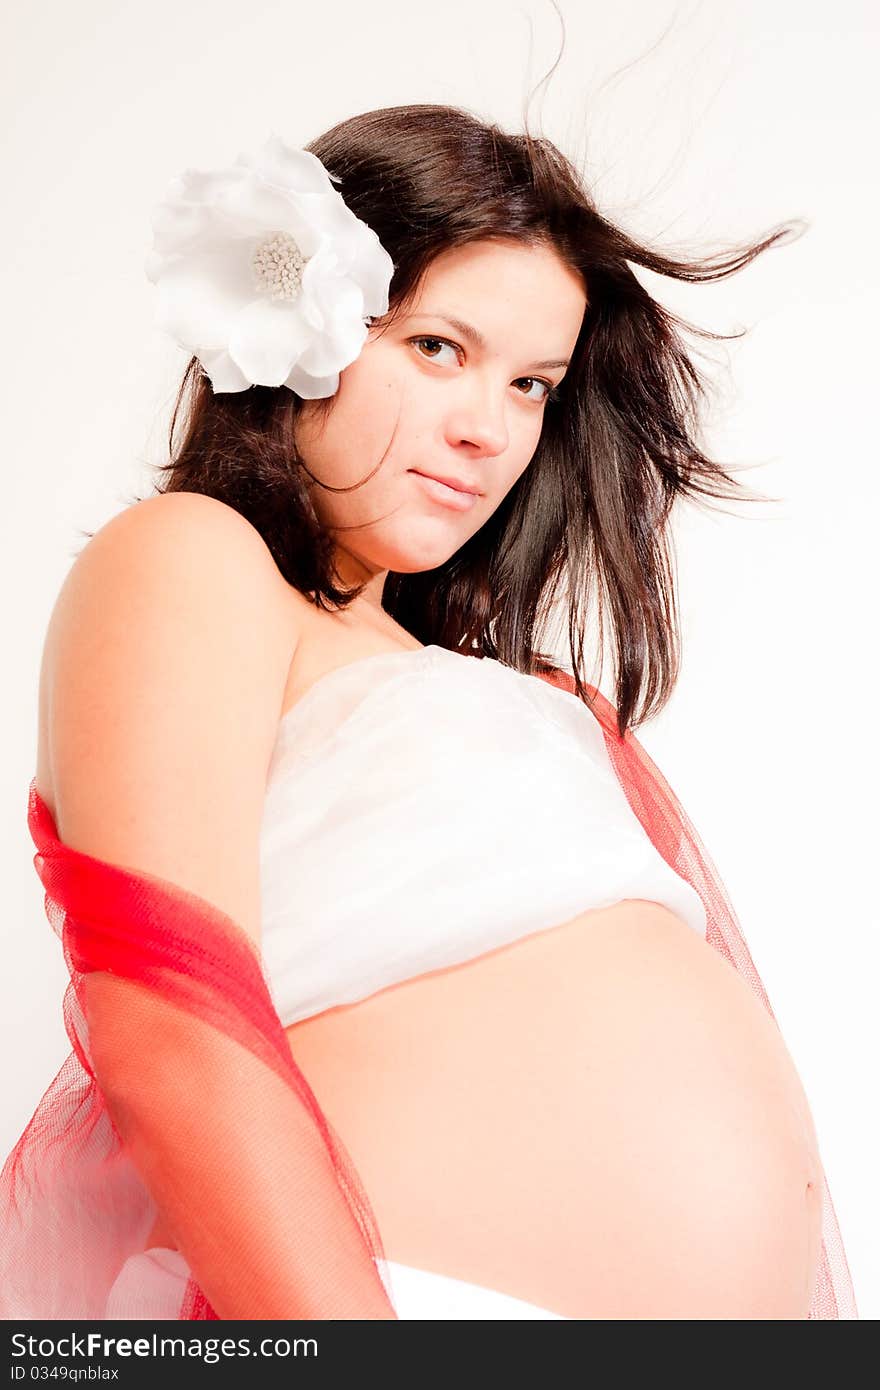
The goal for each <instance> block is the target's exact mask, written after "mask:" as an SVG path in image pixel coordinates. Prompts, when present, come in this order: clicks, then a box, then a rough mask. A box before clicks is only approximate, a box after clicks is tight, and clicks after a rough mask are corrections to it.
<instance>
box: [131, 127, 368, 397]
mask: <svg viewBox="0 0 880 1390" xmlns="http://www.w3.org/2000/svg"><path fill="white" fill-rule="evenodd" d="M332 178H333V176H332V175H330V174H328V172H327V170H326V169H325V168H324V165H323V164H322V163H321V161H320V160H319V159H318V158H317V157H316V156H315V155H313V154H311V153H310V152H309V151H308V150H300V149H293V148H291V147H290V146H289V145H287V144H285V143H284V141H283V140H282V139H281V138H280V137H279V136H277V135H272V136H270V138H269V139H268V140H267V141H266V143H265V144H264V146H263V147H262V149H261V150H259V151H258V152H257V153H256V154H255V155H253V156H248V155H239V157H238V159H237V161H236V163H235V164H234V165H233V166H232V167H231V168H228V169H219V170H212V171H201V170H197V169H186V170H185V171H184V172H183V174H181V175H180V176H179V177H177V178H175V179H173V180H172V181H171V183H170V185H169V187H168V190H167V192H166V195H165V198H164V200H163V201H162V202H161V203H160V204H159V205H158V207H157V208H156V210H155V212H154V213H153V218H152V226H153V249H152V251H151V252H150V254H149V255H148V257H147V260H146V263H145V269H146V273H147V276H148V278H149V279H150V280H151V281H152V282H153V283H154V284H155V285H156V286H157V289H158V305H157V311H156V322H157V324H158V326H159V327H160V328H162V329H164V330H165V331H166V332H167V333H170V334H171V336H172V337H173V338H175V339H176V340H177V342H178V343H179V344H180V345H181V347H183V348H185V349H186V350H187V351H188V352H190V353H192V354H193V355H194V356H196V357H197V358H198V359H199V361H200V362H201V364H202V366H203V368H204V369H205V371H206V373H207V374H208V376H209V377H210V379H211V384H212V386H213V388H214V391H215V393H216V392H219V391H244V390H245V389H246V388H247V387H248V386H287V387H288V388H289V389H290V390H291V391H295V392H296V394H297V395H298V396H301V397H302V398H303V399H304V400H317V399H319V398H322V397H325V396H332V395H334V394H335V392H336V391H337V390H338V388H339V373H340V371H341V370H342V368H343V367H347V366H348V365H349V363H351V362H353V361H354V360H355V358H356V357H357V356H358V355H359V354H360V351H361V349H362V347H363V345H364V343H365V341H366V338H367V323H368V320H369V319H371V318H376V317H380V316H381V315H382V314H385V313H387V311H388V289H389V285H390V283H391V277H392V275H393V273H394V264H393V262H392V260H391V257H390V256H389V255H388V253H387V251H386V250H385V248H384V247H383V246H382V244H381V242H380V241H379V238H378V237H377V236H376V233H375V232H374V231H373V230H372V229H371V228H370V227H368V226H367V224H366V223H365V222H362V221H361V219H360V218H359V217H356V216H355V215H354V213H353V212H352V211H351V209H350V208H349V207H347V206H346V203H345V202H344V200H343V198H342V196H341V194H340V193H338V192H337V191H336V189H335V188H334V187H333V183H332V182H331V179H332ZM335 182H336V183H339V182H340V180H339V179H335Z"/></svg>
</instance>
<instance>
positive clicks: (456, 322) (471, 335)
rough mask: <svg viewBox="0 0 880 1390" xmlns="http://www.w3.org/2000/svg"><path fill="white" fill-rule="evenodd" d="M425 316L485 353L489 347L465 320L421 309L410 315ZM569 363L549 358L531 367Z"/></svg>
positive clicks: (565, 358)
mask: <svg viewBox="0 0 880 1390" xmlns="http://www.w3.org/2000/svg"><path fill="white" fill-rule="evenodd" d="M423 316H424V317H427V318H432V319H443V320H444V322H445V323H448V324H449V325H450V327H451V328H454V329H455V330H456V332H457V333H460V334H461V336H462V337H463V338H467V339H468V340H469V341H470V342H471V343H473V345H474V347H478V348H481V349H482V350H483V351H485V350H486V348H487V347H488V346H489V345H488V343H487V342H486V339H485V338H484V337H483V335H482V333H481V332H480V330H479V329H478V328H474V326H473V324H472V323H465V322H464V320H463V319H459V318H456V317H455V316H454V315H453V314H443V313H440V312H439V311H435V310H433V309H420V310H419V312H418V314H412V315H410V317H411V318H422V317H423ZM569 361H570V359H569V358H567V357H553V358H547V359H545V360H544V361H542V362H532V363H530V365H531V366H532V367H545V368H546V369H547V370H550V369H551V368H553V367H567V366H568V365H569Z"/></svg>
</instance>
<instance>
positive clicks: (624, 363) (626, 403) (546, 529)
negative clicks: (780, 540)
mask: <svg viewBox="0 0 880 1390" xmlns="http://www.w3.org/2000/svg"><path fill="white" fill-rule="evenodd" d="M307 148H308V149H309V150H311V151H312V153H314V154H315V155H317V157H318V158H319V159H320V160H321V162H322V163H323V164H324V166H325V168H326V169H327V170H328V171H329V173H330V174H332V175H333V176H334V177H335V178H336V179H338V183H337V185H336V187H337V189H338V191H339V193H340V194H341V195H342V197H343V198H344V200H345V202H346V203H347V205H348V206H349V208H351V210H352V212H354V213H355V214H356V215H357V216H358V217H359V218H361V219H362V220H363V221H364V222H366V224H367V225H368V226H369V227H371V228H372V229H373V231H374V232H375V233H376V234H377V236H378V237H379V240H380V241H381V243H382V245H383V246H384V247H385V249H386V250H387V251H388V253H389V255H390V256H391V259H392V261H393V262H394V265H395V271H394V276H393V279H392V281H391V287H390V306H389V315H388V318H389V321H393V319H394V317H395V315H397V314H400V313H402V312H405V311H406V309H407V308H408V307H409V305H410V304H411V303H412V301H413V299H414V297H415V296H416V294H417V292H418V290H419V288H420V282H421V279H422V277H423V276H424V273H425V271H426V270H427V268H428V267H429V265H430V264H431V262H432V261H433V259H434V258H435V257H436V256H437V255H439V254H440V253H442V252H444V251H447V250H450V249H452V248H454V247H459V246H465V245H467V244H468V243H471V242H476V241H481V240H483V239H486V238H506V239H513V240H514V241H516V242H519V243H522V244H525V245H542V246H547V247H550V248H552V249H554V250H555V251H556V252H557V254H558V255H559V256H560V257H561V259H562V260H563V261H564V262H565V263H566V264H567V265H568V266H570V267H571V268H572V269H574V270H575V271H577V272H579V273H580V274H581V276H582V277H583V281H584V283H585V288H586V295H587V300H588V303H587V309H586V312H585V315H584V321H583V324H582V326H581V331H580V333H579V336H578V340H577V344H576V346H575V351H574V355H573V357H572V361H571V365H570V367H569V368H568V371H567V374H566V376H565V378H564V380H563V382H562V383H561V386H560V392H559V399H558V400H551V401H549V402H548V404H547V405H546V407H545V414H544V419H543V426H542V431H541V437H540V440H539V443H538V446H537V449H536V451H535V454H534V456H533V458H532V460H531V462H530V463H529V465H528V467H527V468H526V469H525V471H524V472H523V474H522V475H521V477H520V478H519V479H518V481H517V483H516V484H515V485H514V486H513V487H512V488H511V489H510V491H509V492H508V493H507V495H506V496H505V497H504V499H503V501H502V502H501V504H500V505H499V506H498V508H497V509H496V511H495V512H494V513H493V515H492V516H491V517H490V518H489V519H488V521H487V522H486V523H485V524H484V525H483V526H482V527H481V528H480V530H479V531H478V532H477V533H476V534H475V535H473V536H471V537H470V539H469V540H467V541H466V542H465V543H464V544H463V545H462V546H461V548H460V549H459V550H457V551H456V552H455V554H454V555H452V556H450V558H449V559H448V560H447V561H446V562H445V563H444V564H441V565H439V566H437V567H435V568H433V569H431V570H426V571H420V572H418V573H414V574H399V573H395V572H391V573H389V574H388V577H387V580H386V583H385V587H384V591H383V596H382V604H383V608H384V609H385V610H386V611H387V612H388V613H389V614H390V615H391V616H392V617H393V618H394V619H395V620H396V621H397V622H398V623H400V624H401V625H402V626H403V627H404V628H405V629H406V630H407V631H408V632H409V633H411V634H412V635H413V636H414V637H415V638H416V639H417V640H419V641H421V642H422V643H425V644H427V643H433V644H437V645H439V646H444V647H448V648H451V649H454V650H459V649H460V650H462V651H466V652H472V653H475V654H478V655H483V656H490V657H496V658H498V659H500V660H501V661H503V662H505V663H507V664H508V665H510V666H513V667H514V668H516V669H518V670H520V671H523V672H528V673H534V672H535V671H536V670H538V669H540V668H541V667H542V666H544V665H545V664H546V662H547V659H546V658H544V657H542V656H541V655H540V654H539V653H538V652H537V651H536V650H535V640H536V633H538V632H540V630H541V627H542V624H543V623H544V621H545V619H546V618H547V616H548V613H549V607H550V605H551V604H552V603H553V602H554V600H555V599H556V598H557V595H558V593H559V591H560V586H562V592H563V595H564V596H565V597H566V599H567V602H568V604H569V611H568V643H569V648H570V656H571V669H572V671H573V674H574V676H575V679H576V682H577V690H578V694H579V695H580V696H581V698H582V699H587V698H588V695H587V691H586V690H585V688H584V687H585V682H586V679H587V677H586V675H585V673H584V631H585V623H586V617H587V614H588V611H589V604H590V600H591V596H594V597H595V602H596V619H597V628H598V633H599V641H600V652H599V658H600V669H601V661H602V655H603V649H604V645H605V633H606V630H607V629H608V628H609V627H610V634H611V639H612V643H613V655H614V672H615V689H614V693H613V696H612V699H613V701H614V703H615V705H616V707H617V712H618V728H619V731H620V733H621V734H623V733H624V731H625V729H626V728H627V727H629V726H632V727H636V726H637V725H638V724H640V723H642V722H643V721H644V720H646V719H648V718H649V717H650V716H651V715H653V714H655V713H656V712H657V711H658V710H659V709H661V708H662V706H663V705H664V704H665V703H666V701H667V700H668V698H669V696H670V695H671V693H672V689H673V686H674V684H675V681H676V679H677V677H678V673H679V662H680V633H679V626H678V614H677V599H676V592H675V571H674V565H673V557H672V552H671V541H670V535H669V524H668V521H669V514H670V510H671V508H672V504H673V502H674V501H675V499H676V498H677V497H678V496H681V495H688V496H690V497H692V498H694V499H701V498H702V499H707V498H717V499H734V500H736V499H740V500H747V501H755V500H766V499H762V498H761V497H760V495H755V494H751V493H748V492H746V490H745V489H744V488H743V487H742V485H741V484H740V483H739V482H738V481H737V480H736V479H735V478H734V477H733V476H732V470H731V471H725V469H724V468H723V467H722V466H721V465H720V464H719V463H716V462H713V461H712V460H711V459H709V458H707V456H706V455H705V454H704V453H703V451H702V449H701V448H700V447H699V444H698V443H697V435H698V430H699V420H698V407H699V404H700V399H701V397H702V396H704V395H705V394H706V391H707V386H706V382H705V381H704V379H703V377H702V375H701V373H700V372H699V371H698V369H697V367H696V366H695V365H694V363H693V361H692V360H691V356H689V353H688V350H687V348H686V346H685V343H684V340H683V338H682V330H686V331H688V332H691V333H695V334H697V335H699V336H701V337H703V338H712V339H720V338H727V337H736V336H740V335H738V334H721V333H714V332H710V331H709V330H707V329H704V328H700V327H697V326H695V325H692V324H690V323H688V322H686V321H685V320H683V319H681V318H680V317H678V316H677V315H676V314H674V313H672V312H670V310H669V309H667V308H665V307H663V306H662V305H661V304H659V303H658V302H657V300H656V299H654V298H652V296H651V294H649V292H648V290H647V289H646V288H645V287H644V286H643V285H642V284H641V283H640V281H639V280H638V279H637V278H636V275H635V274H634V272H633V270H632V268H631V267H632V266H641V267H644V268H645V269H646V270H650V271H653V272H654V273H655V274H657V275H663V276H669V277H670V278H672V279H674V280H687V281H715V280H721V279H724V278H725V277H726V276H728V275H732V274H734V273H735V272H736V271H738V270H740V269H742V268H743V267H744V266H746V265H748V264H749V262H750V261H752V260H754V259H755V257H756V256H758V255H760V254H761V252H763V251H765V250H767V249H768V248H769V247H771V246H773V245H774V244H776V243H777V242H780V241H782V240H784V239H785V240H788V239H791V236H792V233H793V232H796V231H797V229H798V228H797V223H796V222H795V223H791V222H790V223H788V224H783V225H782V226H779V227H777V228H776V229H775V230H773V231H772V232H770V233H769V234H768V235H767V236H765V237H763V238H762V239H760V240H758V241H756V242H753V243H751V244H748V245H743V246H740V247H736V248H734V249H732V250H728V251H726V252H723V253H719V254H716V255H714V256H710V257H707V258H703V259H690V260H688V259H675V258H673V257H672V256H671V255H668V254H666V253H665V252H663V251H661V250H658V249H656V248H655V247H653V246H650V245H647V244H644V243H640V242H638V241H636V240H634V239H633V238H632V237H631V236H629V235H627V233H626V232H625V231H623V230H621V229H620V228H619V227H616V226H614V225H613V224H612V223H611V222H610V221H608V220H607V219H606V218H605V217H603V216H602V214H601V213H600V212H599V211H598V209H597V208H596V206H595V204H594V202H593V200H592V198H591V196H590V194H589V192H588V191H587V188H586V187H585V184H584V180H583V179H582V177H581V176H580V174H579V173H578V171H577V169H576V168H575V166H574V165H573V163H572V162H571V161H569V160H568V159H567V158H566V157H565V156H564V155H563V154H562V153H561V152H560V150H559V149H558V148H557V147H556V146H555V145H554V144H553V143H552V142H551V141H550V140H548V139H544V138H536V137H534V136H533V135H531V134H530V133H528V132H527V133H524V134H508V133H506V132H504V131H503V130H501V129H500V128H499V127H498V126H497V125H495V124H491V123H488V122H486V121H483V120H480V119H478V118H477V117H476V116H475V115H473V114H472V113H470V112H468V111H466V110H464V109H460V108H457V107H452V106H445V105H429V104H426V105H412V106H392V107H385V108H381V109H379V110H376V111H369V112H366V113H364V114H361V115H357V116H354V117H352V118H351V119H349V120H345V121H342V122H341V123H339V124H338V125H336V126H334V127H333V128H332V129H331V130H329V131H327V132H326V133H325V134H323V135H321V136H319V137H318V138H317V139H316V140H314V141H313V142H312V143H311V144H310V145H308V146H307ZM310 404H311V405H312V406H313V407H316V408H317V409H318V410H320V411H322V412H325V411H326V412H329V411H330V410H332V406H333V398H332V397H330V398H328V399H327V400H325V401H320V402H310ZM302 406H303V402H302V401H301V400H300V398H299V397H297V396H295V395H294V394H293V392H291V391H289V390H287V389H286V388H270V387H264V386H252V387H250V388H248V389H247V390H245V391H241V392H234V393H220V394H217V395H215V394H214V392H213V389H212V386H211V383H210V380H209V379H208V377H207V376H206V375H205V373H204V371H203V370H202V368H201V366H200V364H199V362H198V360H197V359H196V358H193V359H192V360H191V361H190V363H189V365H188V367H187V369H186V373H185V375H184V378H183V381H182V383H181V386H180V391H179V393H178V397H177V401H176V404H175V407H174V412H173V416H172V420H171V426H170V433H169V454H170V460H171V461H170V462H169V463H168V464H166V465H162V466H161V467H160V469H159V471H160V474H162V475H163V476H161V477H160V479H159V481H158V483H157V485H156V490H157V491H158V492H174V491H185V492H200V493H207V494H209V495H210V496H212V497H216V498H219V499H220V500H221V501H224V502H226V503H227V504H228V505H229V506H231V507H234V508H235V509H236V510H237V511H238V512H240V513H241V514H242V515H243V516H245V517H246V518H247V519H248V520H249V521H250V522H251V523H252V525H253V526H255V527H256V529H257V530H258V531H259V532H260V534H261V535H262V537H263V539H264V540H265V542H266V544H267V546H268V547H269V549H270V550H271V552H272V554H273V556H274V558H275V561H276V563H277V565H278V568H279V570H280V571H281V573H282V574H283V576H284V577H285V579H286V580H287V581H288V582H289V583H290V584H291V585H293V586H294V587H295V588H296V589H298V590H299V591H300V592H302V593H303V594H304V595H306V596H308V597H309V598H310V599H311V600H312V601H313V602H314V603H316V604H317V605H318V606H320V607H324V608H329V607H334V608H342V607H345V606H346V605H347V604H348V603H350V602H351V601H352V599H353V598H355V597H356V596H357V595H358V594H360V592H361V589H362V586H360V587H355V588H352V589H345V588H340V587H337V585H336V582H335V581H336V580H337V579H338V577H339V576H338V575H337V573H336V571H335V569H334V564H333V556H334V552H335V549H336V542H335V540H334V536H333V535H332V534H329V533H328V531H327V530H326V529H325V527H324V526H323V525H322V523H321V522H320V521H319V519H318V516H317V515H316V512H315V509H314V506H313V504H312V500H311V495H312V489H313V487H314V481H313V479H312V478H311V475H310V474H309V473H308V471H307V470H306V468H305V465H304V461H303V460H302V459H301V457H300V456H299V454H298V451H297V449H296V446H295V443H294V425H295V421H296V417H297V413H298V411H299V410H300V409H301V408H302ZM178 426H179V427H180V429H179V438H176V436H177V435H178ZM365 472H366V470H365ZM367 476H370V475H369V474H367ZM355 486H361V484H360V483H358V484H355ZM609 617H610V624H609V622H608V618H609Z"/></svg>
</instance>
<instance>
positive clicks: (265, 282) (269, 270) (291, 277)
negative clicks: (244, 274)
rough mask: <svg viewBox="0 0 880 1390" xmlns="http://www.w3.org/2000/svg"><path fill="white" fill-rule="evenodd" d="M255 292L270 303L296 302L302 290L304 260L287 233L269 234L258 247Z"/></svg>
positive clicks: (254, 265) (254, 263)
mask: <svg viewBox="0 0 880 1390" xmlns="http://www.w3.org/2000/svg"><path fill="white" fill-rule="evenodd" d="M252 264H253V268H254V275H255V277H256V282H257V288H258V289H261V290H268V292H269V294H270V296H271V297H272V299H296V297H297V295H298V294H299V292H300V288H301V286H302V273H303V269H304V267H305V264H306V262H305V258H304V256H303V254H302V252H301V251H300V249H299V247H298V246H297V244H296V242H295V241H294V239H293V237H292V236H290V235H289V234H288V233H287V232H272V233H271V234H270V235H269V236H267V237H264V238H263V240H262V241H261V242H260V243H259V245H258V246H257V248H256V250H255V251H254V256H253V262H252Z"/></svg>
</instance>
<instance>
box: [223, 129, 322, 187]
mask: <svg viewBox="0 0 880 1390" xmlns="http://www.w3.org/2000/svg"><path fill="white" fill-rule="evenodd" d="M237 163H238V164H241V165H243V166H244V167H245V168H247V169H253V170H254V172H255V173H257V174H259V175H260V176H261V177H262V178H264V179H266V180H267V182H269V183H274V184H277V185H278V186H279V187H280V188H289V189H293V190H295V191H296V192H298V193H325V194H326V193H332V192H335V189H334V188H333V186H332V184H331V183H330V179H329V176H328V174H327V170H326V169H325V168H324V165H323V164H322V163H321V161H320V159H318V157H317V156H316V155H314V154H312V153H311V151H310V150H300V149H295V148H294V147H293V146H292V145H288V144H286V143H285V141H284V140H282V139H281V137H280V136H279V135H270V137H269V139H268V140H267V141H266V142H265V144H264V145H263V146H262V147H261V148H260V149H259V150H257V151H256V152H255V153H254V154H242V155H239V157H238V160H237Z"/></svg>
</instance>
